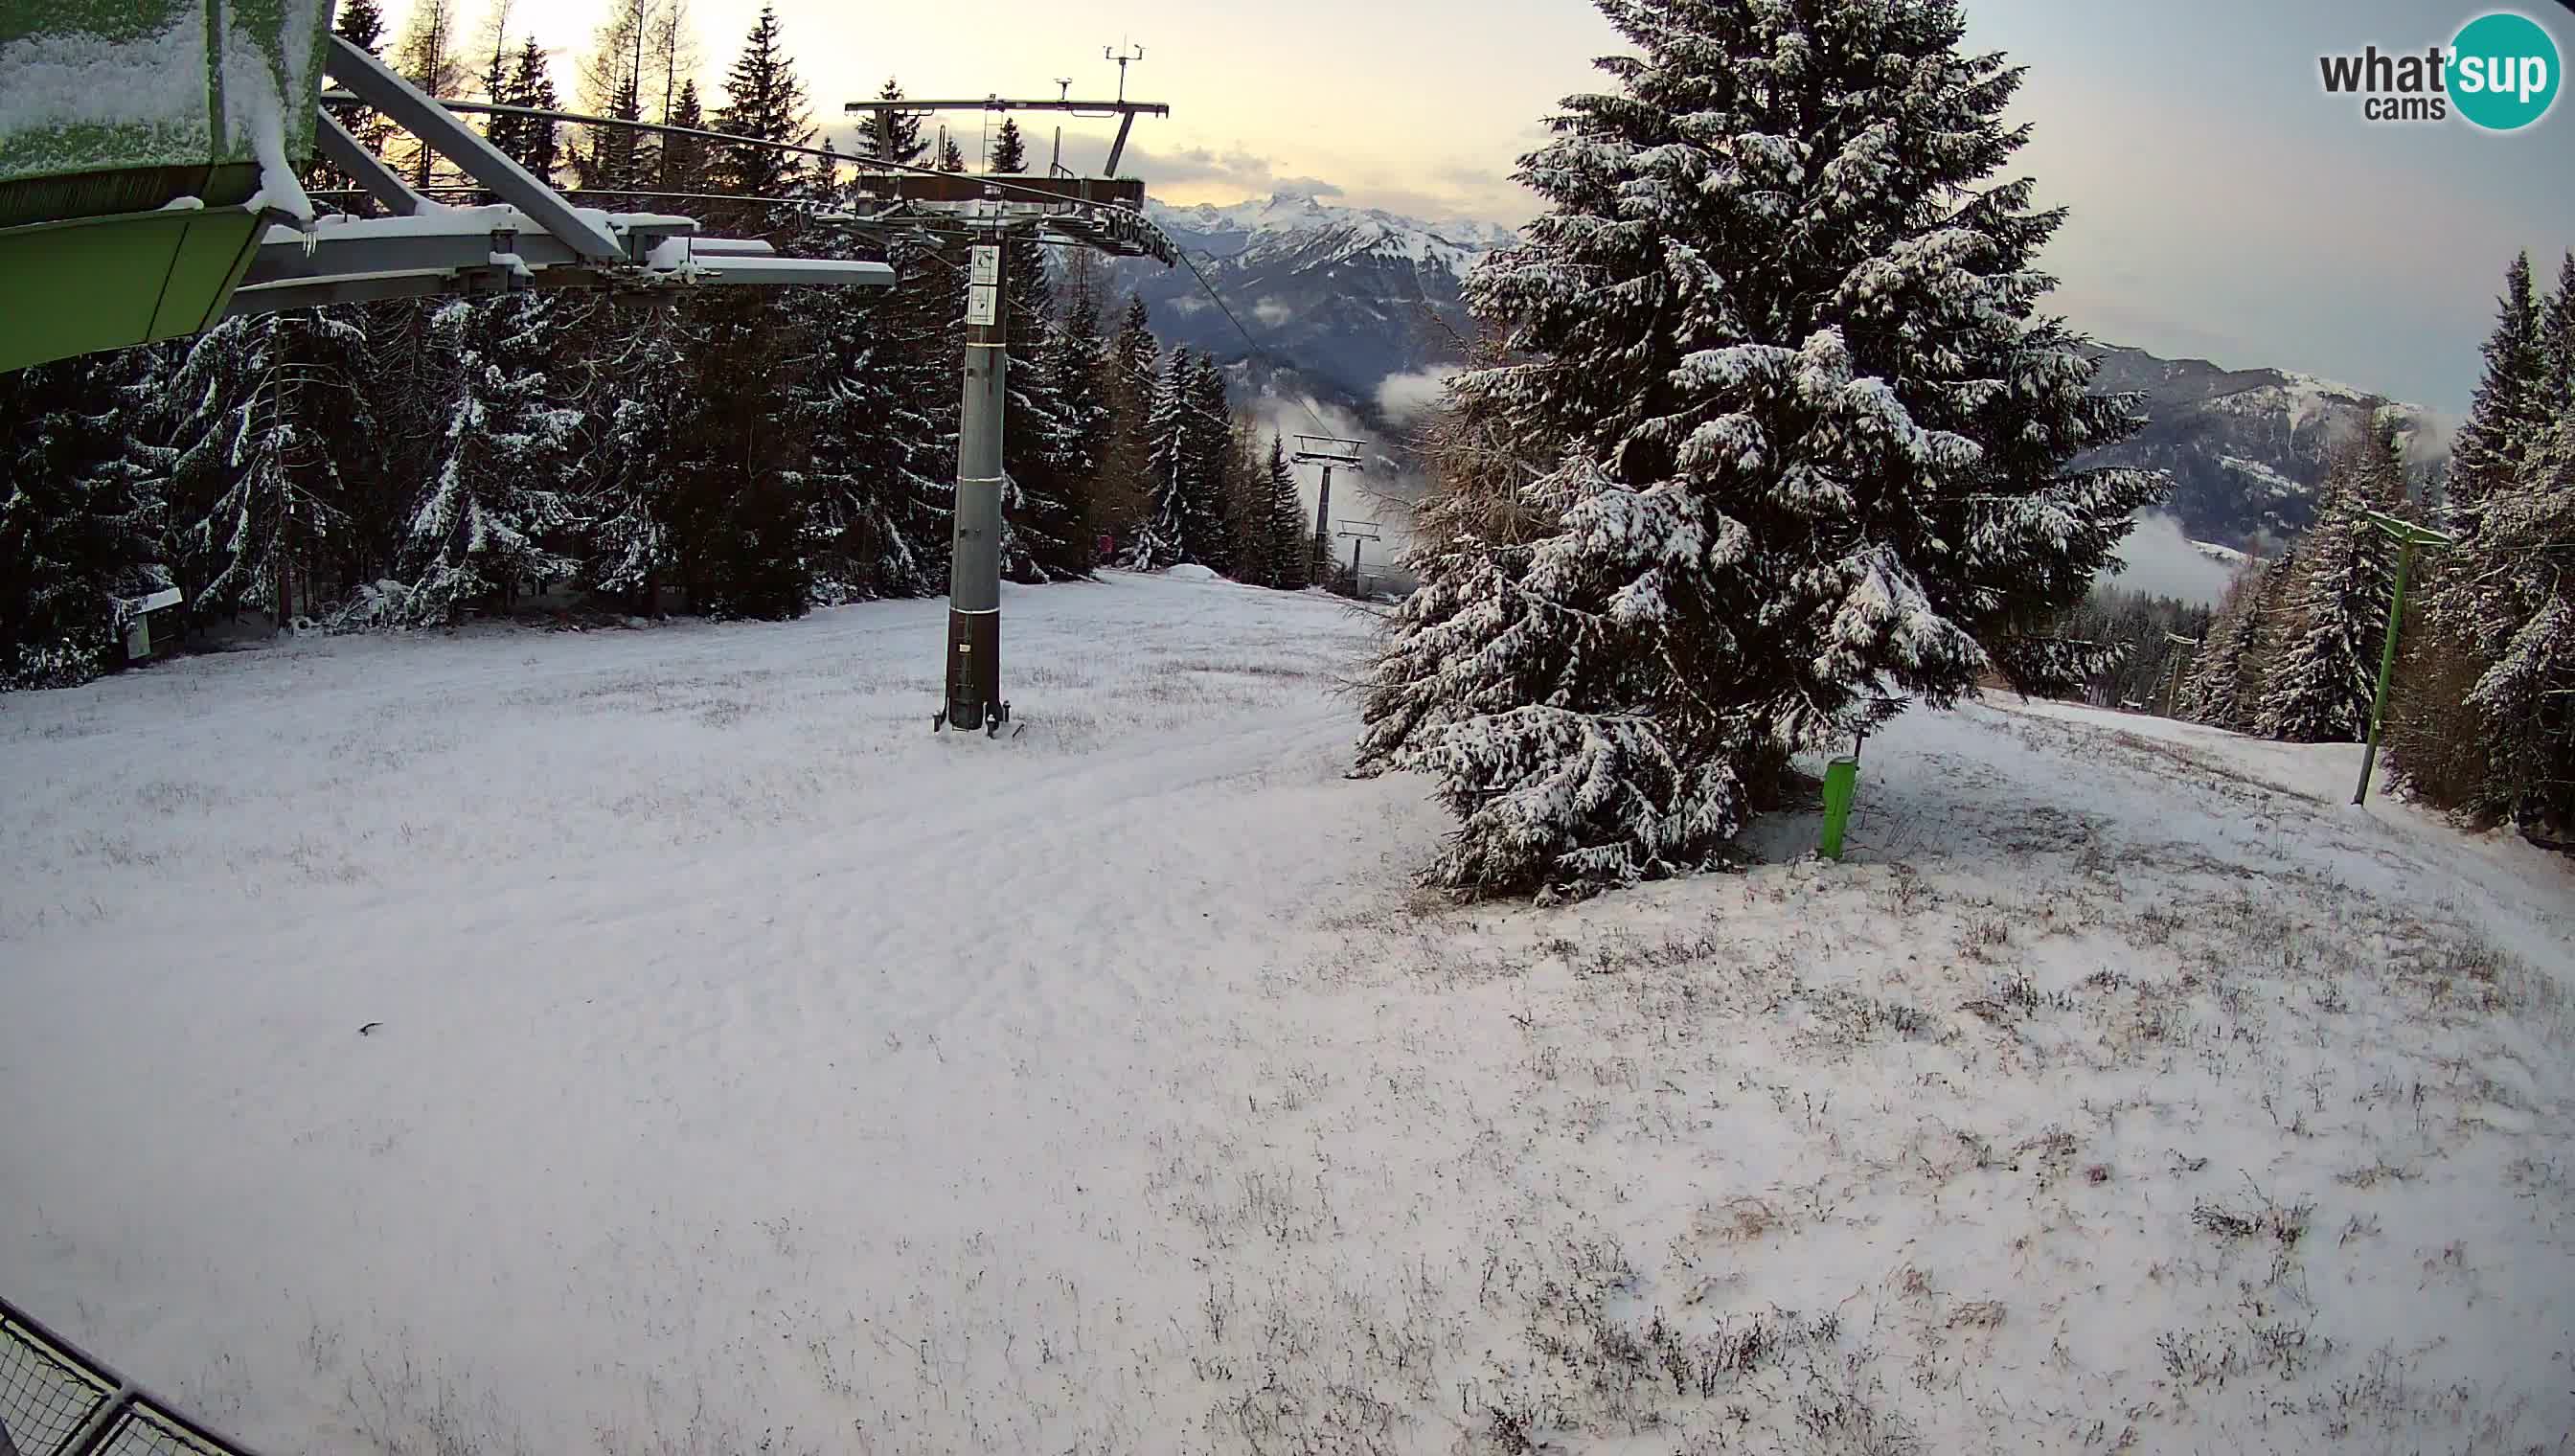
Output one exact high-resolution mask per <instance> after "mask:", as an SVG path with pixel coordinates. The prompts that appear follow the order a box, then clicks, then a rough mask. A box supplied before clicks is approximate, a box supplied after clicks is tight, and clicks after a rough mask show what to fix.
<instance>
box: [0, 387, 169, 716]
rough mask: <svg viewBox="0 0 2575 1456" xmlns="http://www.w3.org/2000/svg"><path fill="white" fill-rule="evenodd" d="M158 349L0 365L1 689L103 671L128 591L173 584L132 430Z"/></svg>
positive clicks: (154, 499) (157, 508) (82, 678)
mask: <svg viewBox="0 0 2575 1456" xmlns="http://www.w3.org/2000/svg"><path fill="white" fill-rule="evenodd" d="M156 353H157V352H156V351H153V350H148V349H135V350H126V351H123V352H121V353H117V354H103V355H90V356H87V357H85V358H80V359H66V360H62V361H59V362H57V363H53V364H40V365H37V366H35V367H34V368H32V369H22V370H17V371H14V372H10V373H0V693H5V692H8V691H10V690H12V689H18V688H61V687H69V686H71V685H73V684H77V683H82V682H86V681H88V680H89V679H90V678H92V677H95V676H97V674H98V673H99V671H100V670H101V668H102V667H103V666H104V665H105V664H106V662H107V661H108V659H109V655H110V654H111V653H113V652H114V651H115V639H116V635H117V633H118V631H119V630H120V629H121V628H123V627H124V625H125V623H124V608H123V607H122V605H121V604H122V602H123V601H124V599H127V598H130V597H134V596H139V595H141V594H143V593H145V592H149V591H153V590H156V589H158V588H161V587H166V586H168V585H170V579H169V574H168V573H167V572H166V571H165V570H164V569H163V568H162V567H161V565H160V557H161V552H160V545H161V500H160V496H159V493H158V492H157V490H156V489H155V484H156V483H155V482H154V481H153V480H152V479H151V478H150V473H149V471H148V470H147V469H146V466H147V464H148V462H147V461H146V460H144V459H139V458H138V453H137V452H136V451H135V450H134V448H133V447H132V444H131V442H130V439H129V437H130V434H131V432H132V428H133V425H134V423H135V422H136V421H137V420H138V419H139V418H140V417H142V416H143V415H144V414H145V405H146V402H147V399H148V396H149V394H150V393H151V392H152V391H153V390H154V388H155V387H156V386H157V385H158V383H159V379H158V376H157V373H156V370H157V363H158V361H157V358H156Z"/></svg>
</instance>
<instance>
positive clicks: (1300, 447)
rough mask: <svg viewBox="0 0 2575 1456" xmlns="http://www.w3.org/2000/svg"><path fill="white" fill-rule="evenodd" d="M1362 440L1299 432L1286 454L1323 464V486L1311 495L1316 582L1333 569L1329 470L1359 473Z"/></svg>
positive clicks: (1302, 462)
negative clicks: (1292, 450)
mask: <svg viewBox="0 0 2575 1456" xmlns="http://www.w3.org/2000/svg"><path fill="white" fill-rule="evenodd" d="M1365 443H1366V442H1365V441H1360V440H1344V439H1342V438H1341V437H1340V436H1338V435H1299V436H1297V437H1296V449H1295V451H1294V453H1293V454H1291V455H1290V456H1289V457H1288V458H1289V459H1291V460H1293V461H1295V462H1296V464H1298V465H1319V466H1321V467H1322V468H1323V489H1322V490H1321V491H1320V492H1318V493H1317V494H1316V495H1315V497H1314V545H1313V553H1314V571H1313V577H1314V580H1315V581H1317V582H1322V581H1327V580H1329V579H1330V577H1331V572H1332V558H1331V551H1332V537H1331V520H1332V472H1333V471H1334V470H1335V469H1339V470H1345V471H1348V472H1349V473H1350V474H1352V475H1357V474H1359V473H1360V472H1359V447H1360V446H1361V445H1363V444H1365ZM1344 524H1346V523H1344Z"/></svg>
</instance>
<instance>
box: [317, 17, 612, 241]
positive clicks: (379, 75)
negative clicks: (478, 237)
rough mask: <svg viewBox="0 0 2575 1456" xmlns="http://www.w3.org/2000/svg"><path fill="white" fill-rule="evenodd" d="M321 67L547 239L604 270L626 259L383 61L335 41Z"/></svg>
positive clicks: (558, 198)
mask: <svg viewBox="0 0 2575 1456" xmlns="http://www.w3.org/2000/svg"><path fill="white" fill-rule="evenodd" d="M322 68H323V69H324V70H325V71H328V72H329V73H330V75H331V79H333V80H335V81H337V82H339V83H340V84H341V85H343V86H346V87H348V88H349V91H350V94H352V95H354V96H356V97H357V98H358V99H359V100H360V101H363V102H365V103H366V104H368V105H369V106H372V107H374V108H375V109H376V110H378V111H380V112H383V113H384V114H385V116H386V117H388V118H389V119H391V120H392V122H393V123H394V124H395V125H396V126H399V127H401V128H402V129H403V130H405V131H408V132H410V133H411V134H412V135H413V136H415V137H418V138H420V140H421V141H422V142H423V143H424V144H426V145H427V146H428V147H429V148H430V149H431V150H432V151H434V152H437V153H438V154H439V155H440V156H443V157H445V158H447V159H448V160H449V161H451V162H454V163H455V164H456V165H457V166H459V167H461V168H463V169H464V170H465V175H467V176H469V177H471V178H473V179H474V180H475V181H477V182H480V183H482V184H483V185H484V186H485V187H488V188H490V189H491V190H492V195H493V196H495V197H498V198H499V199H501V200H502V201H503V202H506V203H508V204H509V205H510V206H512V207H515V208H517V209H518V210H520V211H521V212H524V213H526V214H527V215H528V216H530V217H532V218H535V219H536V220H537V222H538V224H539V225H540V226H542V227H543V228H544V229H545V230H546V231H547V232H549V233H551V234H553V235H554V236H555V237H558V238H560V239H562V240H563V241H564V242H565V243H567V244H569V245H571V247H572V248H573V249H574V251H576V252H578V253H580V254H581V255H582V256H583V257H585V258H588V259H591V260H592V261H594V262H600V263H615V262H623V261H625V260H626V250H625V248H624V246H623V245H622V244H620V243H619V242H618V240H617V238H616V236H615V235H614V234H612V233H610V232H609V231H608V229H607V228H606V227H604V226H602V225H601V224H600V223H599V222H598V221H596V220H595V219H594V217H592V216H591V215H589V214H587V213H585V212H584V211H583V210H582V209H579V208H576V207H574V206H573V205H572V204H571V203H569V202H567V201H565V200H564V197H563V194H561V193H559V192H557V191H555V190H554V189H553V188H551V187H548V186H547V185H546V184H544V183H543V182H540V181H538V180H537V179H536V178H535V177H534V176H533V175H531V174H530V173H529V171H528V169H527V168H525V167H522V166H520V165H519V164H518V163H517V162H516V161H514V160H512V159H511V158H510V157H509V156H508V155H507V154H505V153H503V152H502V151H501V150H500V149H499V148H497V147H495V146H493V145H492V144H491V143H490V142H488V141H486V140H484V138H483V135H482V134H481V133H480V132H477V131H475V130H474V129H473V128H472V127H470V126H467V125H466V124H465V123H464V122H463V121H461V120H459V119H458V117H457V116H456V114H455V113H454V112H451V111H449V110H448V109H447V108H446V107H443V106H441V105H439V104H438V103H437V102H435V101H433V100H431V99H430V98H429V97H427V96H426V95H423V94H422V93H421V91H420V89H419V88H418V87H416V86H414V85H412V84H411V83H410V82H409V81H406V80H404V79H403V78H402V77H401V76H399V75H397V74H395V73H394V72H393V71H392V70H390V69H388V68H387V67H386V66H385V64H384V62H382V61H379V60H377V59H376V58H375V57H374V56H371V55H369V54H367V52H366V51H365V50H363V49H361V48H360V47H358V46H354V45H351V44H350V43H349V42H348V41H347V40H346V39H344V38H342V37H340V36H337V35H335V36H332V37H331V38H330V48H329V49H328V50H327V51H325V52H324V53H323V61H322Z"/></svg>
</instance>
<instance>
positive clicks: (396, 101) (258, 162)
mask: <svg viewBox="0 0 2575 1456" xmlns="http://www.w3.org/2000/svg"><path fill="white" fill-rule="evenodd" d="M330 9H331V6H330V0H0V371H5V370H12V369H21V368H25V367H26V366H28V365H31V364H41V363H44V362H46V361H48V360H54V359H64V358H69V357H71V356H73V355H78V354H86V353H92V352H96V351H100V350H109V349H120V348H125V347H128V346H131V345H136V344H146V343H151V342H153V341H155V340H161V339H174V338H182V337H187V336H190V335H194V334H198V333H201V332H203V331H204V330H206V329H208V328H210V327H212V326H213V325H214V324H215V323H216V322H217V321H219V320H220V319H222V318H224V317H225V316H226V315H228V314H235V313H250V312H261V311H266V310H270V309H279V308H297V307H304V306H307V305H311V304H317V303H332V302H347V301H354V300H360V299H370V298H392V297H403V296H413V295H422V294H445V293H478V292H490V291H500V290H505V289H510V288H527V287H535V288H606V289H612V290H620V291H649V290H655V289H666V288H673V287H684V286H695V285H704V284H737V285H740V284H748V285H770V286H777V285H796V284H815V285H836V286H843V287H849V286H857V287H885V286H887V285H890V284H892V283H893V281H894V275H893V272H892V271H891V270H890V269H888V268H886V267H885V266H884V265H882V264H875V263H861V262H850V261H841V260H814V259H787V258H778V257H775V256H774V255H773V254H772V253H771V250H770V248H769V246H768V245H767V244H766V243H762V242H759V241H757V240H732V239H720V238H702V237H699V236H697V223H696V222H695V221H694V220H692V219H689V218H685V217H670V216H664V215H659V214H611V213H608V212H605V211H602V210H599V209H595V208H584V207H580V206H577V205H576V204H575V203H573V202H571V201H569V200H567V199H566V198H565V197H564V196H563V195H562V194H560V193H558V192H556V191H555V190H554V188H552V187H551V186H549V185H548V184H547V183H545V182H544V181H543V180H541V179H538V178H536V177H533V176H531V175H529V174H528V173H527V171H526V170H525V169H523V168H521V167H520V166H519V165H518V164H517V163H516V162H514V161H512V160H511V159H510V158H509V157H507V156H506V155H504V154H502V153H501V152H499V151H497V150H495V149H494V148H493V147H492V146H491V145H490V144H489V143H488V142H486V141H485V140H484V139H483V137H482V135H481V134H480V133H478V132H476V131H474V130H473V129H472V128H470V127H468V126H466V125H464V124H463V123H462V122H460V121H458V120H457V119H456V117H455V115H454V114H453V113H451V112H450V111H448V110H447V109H446V108H445V107H444V106H442V105H441V104H440V103H438V102H437V101H435V100H432V99H431V98H429V97H427V96H425V95H423V94H422V93H421V92H420V91H418V90H417V89H415V88H414V87H413V86H412V85H411V84H410V83H409V82H407V81H405V80H404V79H403V78H402V77H401V76H399V75H397V74H395V73H394V72H392V71H391V70H389V69H387V68H386V67H385V66H384V65H383V63H382V62H380V61H378V60H376V59H375V58H374V57H373V56H371V55H369V54H367V53H366V52H365V51H363V50H361V49H359V48H357V47H354V46H351V45H349V44H348V43H347V42H345V41H342V40H340V39H339V38H337V37H335V36H333V35H332V34H331V33H330V31H329V28H328V21H329V18H330ZM325 76H328V77H330V78H331V79H332V80H334V81H336V82H338V83H339V85H340V86H341V87H342V88H344V94H347V95H349V96H351V97H353V98H354V99H356V100H357V101H360V102H363V103H364V104H365V105H368V106H371V107H374V108H376V109H377V110H379V111H381V112H383V113H384V114H385V115H386V116H387V117H389V118H391V119H392V120H394V121H395V122H396V123H397V124H398V125H400V126H402V127H403V128H404V129H405V130H407V131H409V132H411V133H412V134H413V135H414V136H415V137H418V138H419V139H420V140H421V141H422V142H424V143H425V144H427V145H428V146H429V147H430V148H431V149H433V150H434V151H436V152H438V153H439V154H440V155H442V156H444V157H446V158H447V159H448V160H449V161H451V162H453V163H454V164H456V166H457V167H458V168H459V169H460V170H461V171H463V172H464V173H465V174H466V175H467V176H468V177H470V178H472V179H473V180H474V181H475V182H476V183H477V184H478V185H479V186H480V187H481V188H482V189H483V190H484V191H486V192H487V193H488V194H489V195H490V196H492V197H493V198H495V199H497V201H496V202H494V203H492V204H488V205H485V206H479V207H448V206H443V205H441V204H439V203H435V202H431V201H429V200H427V199H425V198H423V197H421V196H419V195H417V194H415V193H414V192H412V191H411V189H410V188H408V187H407V186H405V185H404V183H403V182H402V181H401V179H399V178H398V177H396V176H394V174H393V173H392V172H390V171H389V170H388V169H386V168H385V167H384V165H383V164H382V163H381V162H379V161H377V160H376V159H375V158H374V156H373V155H372V154H370V153H368V152H367V151H366V150H365V149H364V148H362V147H360V146H359V145H358V144H357V143H356V142H355V141H354V140H352V139H351V138H350V137H349V135H348V133H347V132H346V131H345V130H343V129H342V128H341V127H340V126H339V124H338V123H337V122H336V121H334V120H333V119H332V118H331V117H330V116H329V115H327V114H325V112H324V111H323V109H322V106H321V104H320V95H321V81H322V78H323V77H325ZM317 153H318V154H319V155H321V156H323V157H325V158H326V159H328V160H329V161H330V162H331V164H332V165H333V166H334V167H335V168H337V169H338V170H340V171H342V172H345V173H348V174H350V175H351V176H353V177H355V178H357V180H358V183H359V185H360V186H361V187H362V188H363V189H364V190H365V191H366V193H367V195H368V197H369V198H370V199H371V200H372V201H373V202H374V203H375V204H376V205H377V207H378V208H379V209H380V210H381V211H382V212H383V213H384V214H385V216H382V217H373V218H358V217H339V216H333V217H324V218H317V217H316V216H315V212H314V209H313V206H312V204H311V203H310V202H309V201H308V200H307V198H306V197H305V194H304V191H303V188H302V187H301V185H300V184H299V182H298V178H299V177H300V175H301V174H302V173H303V171H304V169H305V168H306V167H307V166H309V165H310V164H311V162H312V161H313V159H314V157H315V156H316V154H317Z"/></svg>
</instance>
